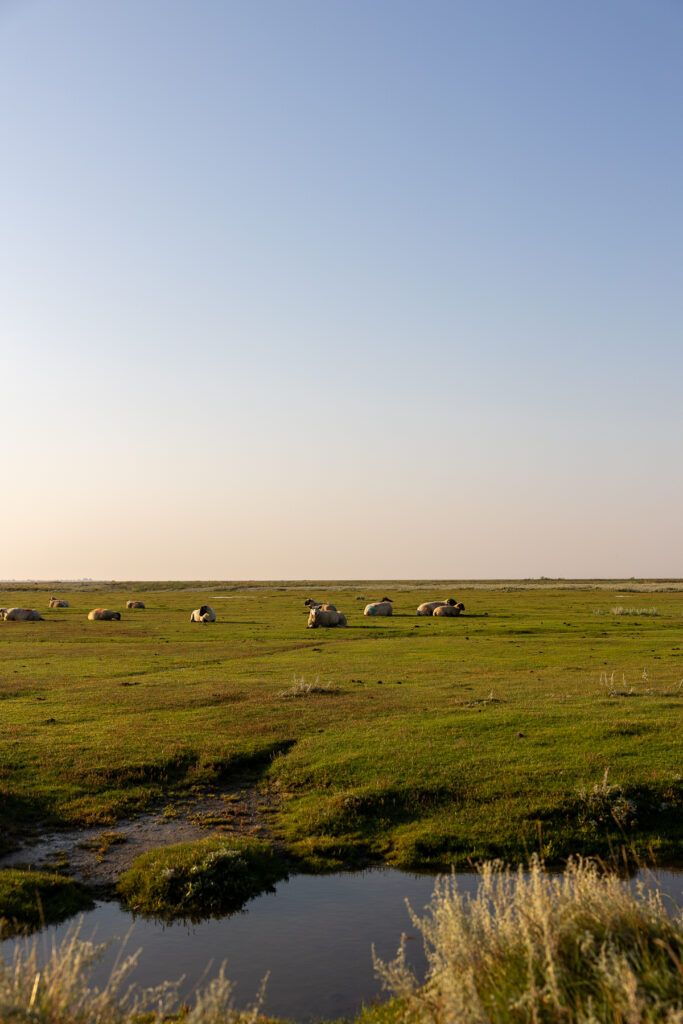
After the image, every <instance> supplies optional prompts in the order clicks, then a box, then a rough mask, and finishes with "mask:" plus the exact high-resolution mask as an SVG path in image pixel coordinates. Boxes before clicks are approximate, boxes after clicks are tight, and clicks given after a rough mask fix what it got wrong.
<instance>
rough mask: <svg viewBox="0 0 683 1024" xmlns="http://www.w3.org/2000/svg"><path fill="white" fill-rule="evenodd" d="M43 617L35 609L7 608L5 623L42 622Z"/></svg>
mask: <svg viewBox="0 0 683 1024" xmlns="http://www.w3.org/2000/svg"><path fill="white" fill-rule="evenodd" d="M42 621H43V616H42V615H41V614H40V612H37V611H36V610H35V608H8V609H7V611H6V612H5V622H42Z"/></svg>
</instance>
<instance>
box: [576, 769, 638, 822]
mask: <svg viewBox="0 0 683 1024" xmlns="http://www.w3.org/2000/svg"><path fill="white" fill-rule="evenodd" d="M578 797H579V808H580V810H579V821H580V822H581V824H582V825H588V826H589V827H590V828H592V829H593V830H594V831H597V830H598V829H599V827H600V826H602V827H605V826H608V825H611V824H612V823H616V824H617V825H618V827H619V828H620V829H622V830H625V829H627V828H635V826H636V825H637V824H638V816H637V812H638V808H637V807H636V804H635V801H634V800H629V799H628V798H627V797H626V795H625V794H624V790H623V789H622V787H621V786H618V785H613V784H612V783H611V782H610V781H609V768H606V769H605V774H604V776H603V778H602V782H598V783H596V784H595V785H594V786H593V788H592V789H590V790H587V789H580V790H579V793H578Z"/></svg>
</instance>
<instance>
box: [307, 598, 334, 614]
mask: <svg viewBox="0 0 683 1024" xmlns="http://www.w3.org/2000/svg"><path fill="white" fill-rule="evenodd" d="M304 604H305V605H306V607H307V608H308V610H309V611H311V610H312V609H313V608H322V610H323V611H324V612H336V610H337V606H336V604H327V603H326V602H324V601H322V602H321V601H314V600H313V598H312V597H309V598H307V599H306V600H305V601H304Z"/></svg>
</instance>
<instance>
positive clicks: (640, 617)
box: [0, 582, 683, 870]
mask: <svg viewBox="0 0 683 1024" xmlns="http://www.w3.org/2000/svg"><path fill="white" fill-rule="evenodd" d="M644 589H645V590H646V592H639V587H638V586H637V585H636V584H633V583H631V582H629V583H622V584H621V585H619V583H615V584H611V585H598V584H589V583H586V584H583V585H578V586H570V585H569V584H564V583H554V584H553V583H551V582H549V583H547V584H545V585H543V586H530V585H524V584H519V585H514V584H507V585H503V584H495V585H494V584H491V585H489V586H486V585H475V584H471V583H470V584H467V583H459V584H452V583H448V584H445V583H438V584H434V583H431V584H427V583H425V584H419V585H418V584H408V583H401V584H396V583H394V584H392V583H373V584H368V583H359V584H348V583H344V584H335V583H330V584H324V585H321V584H310V585H309V584H280V585H275V584H246V583H245V584H216V585H208V584H201V585H200V584H195V585H193V584H172V583H167V584H154V585H152V584H141V585H132V584H112V585H110V586H108V587H105V586H102V585H98V586H91V587H84V586H64V585H60V586H55V585H49V587H44V586H35V587H21V588H18V587H17V588H15V589H13V590H11V589H5V590H3V591H0V604H2V605H3V606H6V607H11V606H15V605H19V606H23V607H32V608H38V609H39V610H40V611H41V613H42V614H43V615H44V617H45V621H44V622H39V623H17V622H0V826H1V832H0V835H4V841H5V843H6V844H9V843H11V842H12V841H13V839H15V838H16V837H17V835H18V834H19V833H20V832H21V829H22V828H23V827H24V826H25V825H26V823H27V822H31V821H37V820H45V821H51V822H53V823H57V824H61V825H67V824H68V825H74V824H76V825H78V824H83V825H85V824H96V823H101V824H102V825H103V826H104V825H109V824H111V823H113V822H114V821H116V819H117V818H121V817H124V816H128V815H130V814H133V813H135V812H138V811H140V810H142V809H144V808H150V807H152V806H157V805H160V804H164V803H168V802H169V801H171V802H172V801H173V799H175V798H176V797H177V796H179V795H182V794H183V793H185V792H194V793H201V792H203V791H204V790H207V791H211V792H214V793H215V792H220V788H221V786H222V785H227V784H229V782H230V780H231V778H234V777H235V775H237V774H239V773H241V772H244V770H245V769H246V768H248V769H250V771H251V772H252V773H253V774H254V776H255V777H257V778H258V780H259V784H261V785H264V786H268V787H269V788H270V789H271V790H272V792H273V794H274V796H275V797H276V798H277V804H276V806H277V812H276V814H275V815H274V816H273V817H272V818H271V825H272V827H273V828H274V830H275V833H276V835H277V836H278V837H279V838H280V839H281V840H282V841H283V842H285V843H286V845H287V849H288V851H289V852H290V854H291V855H292V857H293V858H295V859H298V860H299V863H300V864H301V866H302V867H304V868H307V869H309V870H318V869H329V868H334V867H335V866H339V865H340V864H347V865H349V864H355V863H362V862H366V861H368V860H371V859H383V860H385V861H386V862H388V863H391V864H393V865H396V866H400V867H420V866H421V867H431V868H433V867H444V866H445V865H449V864H454V865H465V864H468V863H469V862H472V861H477V860H479V859H481V858H485V857H492V856H498V857H503V858H505V859H507V860H509V861H511V862H513V863H517V862H518V861H519V860H520V859H521V860H524V859H525V858H526V856H527V855H528V854H530V853H531V852H533V851H535V852H540V854H541V855H542V856H543V857H544V858H545V859H546V860H547V861H548V862H550V863H552V862H560V861H561V860H562V859H563V858H564V857H566V856H567V855H568V854H569V853H571V852H583V853H598V854H601V855H608V854H609V852H610V850H612V851H615V852H617V853H619V852H620V851H621V850H622V848H626V849H627V850H628V851H630V852H631V853H632V854H633V855H634V856H637V857H638V858H640V860H641V861H647V860H649V859H650V858H651V857H655V858H656V859H657V860H658V861H660V862H671V861H673V860H675V859H676V857H677V855H679V854H680V843H681V838H682V836H683V825H682V819H683V815H681V809H682V806H683V783H682V781H681V772H682V768H683V764H682V759H681V711H682V709H683V686H682V685H681V680H682V679H683V590H681V587H680V585H676V584H675V583H667V584H661V585H659V592H657V585H655V584H653V585H651V586H650V587H649V588H644ZM53 593H54V594H55V595H56V596H60V597H65V598H67V599H68V600H69V601H70V603H71V607H70V608H68V609H55V610H48V608H47V603H48V598H49V597H50V595H51V594H53ZM385 593H386V594H388V595H389V596H391V597H393V598H394V607H395V614H394V616H393V617H392V618H388V619H378V618H364V617H363V615H362V611H363V607H364V605H365V603H366V602H367V601H370V600H378V599H379V598H381V597H382V596H383V595H384V594H385ZM308 596H313V597H316V598H318V599H319V600H322V599H325V600H330V601H333V602H334V603H335V604H336V605H337V606H338V607H339V608H340V609H341V610H343V611H344V612H345V613H346V615H347V618H348V620H349V625H348V627H347V628H346V629H317V630H309V629H307V628H306V621H307V619H306V609H305V608H304V604H303V601H304V599H305V598H306V597H308ZM449 596H452V597H455V598H457V599H458V600H462V601H464V603H465V605H466V609H467V611H466V614H465V615H463V616H462V617H460V618H453V619H448V618H443V619H436V618H418V617H417V616H416V615H415V608H416V606H417V604H418V603H419V602H420V601H423V600H428V599H430V598H439V597H449ZM132 597H135V598H139V599H141V600H143V601H144V602H145V603H146V605H147V608H146V610H145V611H126V610H125V601H126V599H127V598H132ZM203 603H208V604H210V605H211V606H212V607H213V608H214V609H215V610H216V612H217V614H218V622H217V623H215V624H212V625H192V624H190V622H189V615H190V611H191V610H192V609H193V608H196V607H197V606H198V605H200V604H203ZM98 606H104V607H109V608H113V609H118V610H120V611H121V612H122V621H121V622H89V621H87V618H86V615H87V612H88V611H89V610H90V609H91V608H94V607H98ZM615 608H621V609H625V610H626V611H628V610H630V609H641V610H642V609H646V610H651V609H656V611H657V613H656V614H648V615H645V614H623V613H622V614H615V613H614V612H613V609H615ZM302 680H303V681H304V683H305V684H316V685H315V686H314V687H313V689H312V690H311V692H308V693H306V692H305V690H306V687H305V685H301V681H302ZM297 691H298V692H299V694H300V695H296V694H297ZM301 691H304V692H301ZM606 772H608V775H607V779H606V780H605V773H606ZM1 841H2V840H0V842H1Z"/></svg>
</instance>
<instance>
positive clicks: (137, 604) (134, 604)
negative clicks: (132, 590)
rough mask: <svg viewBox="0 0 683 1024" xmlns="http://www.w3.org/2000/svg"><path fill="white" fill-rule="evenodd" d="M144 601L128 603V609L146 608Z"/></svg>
mask: <svg viewBox="0 0 683 1024" xmlns="http://www.w3.org/2000/svg"><path fill="white" fill-rule="evenodd" d="M144 607H145V606H144V604H143V602H142V601H126V608H144Z"/></svg>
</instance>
